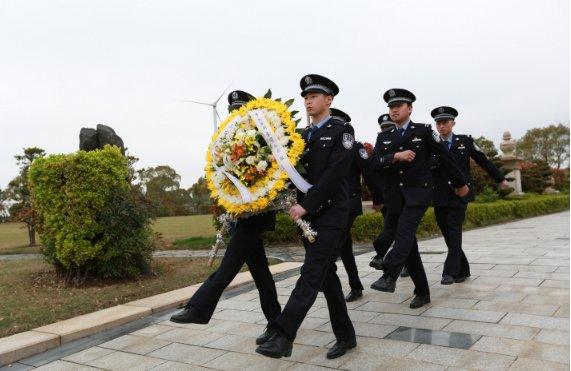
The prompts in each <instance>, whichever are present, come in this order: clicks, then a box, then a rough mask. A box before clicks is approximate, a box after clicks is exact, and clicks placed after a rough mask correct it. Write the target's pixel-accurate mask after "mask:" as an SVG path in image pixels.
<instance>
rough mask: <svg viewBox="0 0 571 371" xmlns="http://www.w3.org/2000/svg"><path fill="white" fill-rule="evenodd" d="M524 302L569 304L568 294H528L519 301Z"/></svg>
mask: <svg viewBox="0 0 571 371" xmlns="http://www.w3.org/2000/svg"><path fill="white" fill-rule="evenodd" d="M521 302H522V303H524V304H539V305H554V304H556V305H564V306H569V296H553V295H552V296H547V295H537V294H530V295H526V296H525V298H524V299H523V300H522V301H521Z"/></svg>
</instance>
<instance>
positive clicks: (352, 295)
mask: <svg viewBox="0 0 571 371" xmlns="http://www.w3.org/2000/svg"><path fill="white" fill-rule="evenodd" d="M362 296H363V290H351V291H349V293H348V294H347V296H345V301H346V302H350V301H355V300H357V299H359V298H360V297H362Z"/></svg>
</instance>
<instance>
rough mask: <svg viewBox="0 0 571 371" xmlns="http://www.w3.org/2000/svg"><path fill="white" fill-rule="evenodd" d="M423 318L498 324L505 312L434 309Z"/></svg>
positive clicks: (428, 311)
mask: <svg viewBox="0 0 571 371" xmlns="http://www.w3.org/2000/svg"><path fill="white" fill-rule="evenodd" d="M422 316H429V317H440V318H450V319H460V320H466V321H470V320H471V321H480V322H493V323H497V322H498V321H499V320H500V319H501V318H502V317H504V316H505V312H497V311H490V310H472V309H457V308H444V307H432V308H430V309H428V310H427V311H426V312H424V313H423V314H422Z"/></svg>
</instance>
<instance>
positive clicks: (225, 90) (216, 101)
mask: <svg viewBox="0 0 571 371" xmlns="http://www.w3.org/2000/svg"><path fill="white" fill-rule="evenodd" d="M233 83H234V80H232V82H231V83H230V84H228V86H227V87H226V89H224V91H223V92H222V94H220V96H219V97H218V99H216V100H215V101H214V103H212V104H214V105H215V104H217V103H218V101H219V100H220V98H222V96H223V95H224V93H226V92H227V91H228V89H229V88H230V86H232V84H233Z"/></svg>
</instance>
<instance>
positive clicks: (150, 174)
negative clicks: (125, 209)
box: [138, 165, 191, 216]
mask: <svg viewBox="0 0 571 371" xmlns="http://www.w3.org/2000/svg"><path fill="white" fill-rule="evenodd" d="M138 175H139V180H140V182H141V185H142V187H143V190H144V192H145V195H146V196H147V197H148V198H149V199H150V200H151V201H152V202H153V203H154V204H155V205H156V207H157V210H158V215H159V216H174V215H187V214H188V213H189V210H188V209H189V205H190V200H191V197H190V193H189V191H187V190H185V189H182V188H180V175H178V173H177V172H176V170H174V169H173V168H172V167H170V166H167V165H161V166H157V167H150V168H147V169H141V170H139V171H138Z"/></svg>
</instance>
